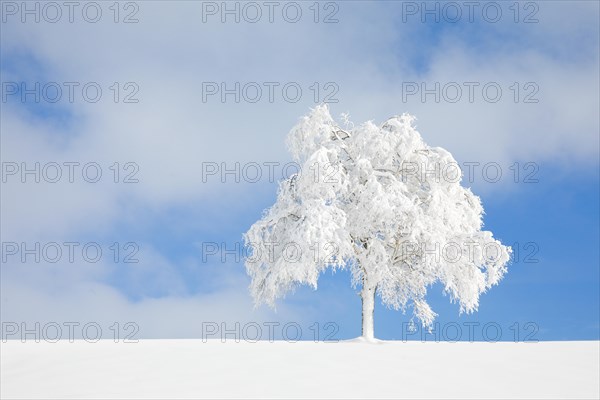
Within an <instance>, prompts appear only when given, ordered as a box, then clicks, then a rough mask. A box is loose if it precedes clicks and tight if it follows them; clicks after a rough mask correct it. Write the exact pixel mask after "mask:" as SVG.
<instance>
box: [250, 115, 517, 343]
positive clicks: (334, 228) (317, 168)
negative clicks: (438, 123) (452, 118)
mask: <svg viewBox="0 0 600 400" xmlns="http://www.w3.org/2000/svg"><path fill="white" fill-rule="evenodd" d="M414 119H415V118H414V117H412V116H410V115H407V114H403V115H401V116H395V117H392V118H390V119H388V120H387V121H385V122H384V123H383V124H382V125H381V126H377V125H375V124H374V123H372V122H366V123H364V124H362V125H360V126H356V127H354V126H353V125H352V128H351V129H344V128H342V127H340V126H339V125H338V124H337V123H336V122H335V121H334V120H333V118H332V117H331V115H330V113H329V109H328V107H327V106H326V105H321V106H318V107H316V108H315V109H314V110H312V111H311V112H310V113H309V114H308V115H307V116H304V117H303V118H302V119H301V121H300V122H299V123H298V124H297V125H296V126H295V127H294V128H293V129H292V130H291V132H290V134H289V136H288V147H289V149H290V151H291V153H292V156H293V158H294V160H295V161H296V162H298V163H299V164H300V165H301V166H302V169H301V172H300V173H298V174H295V175H293V176H291V177H290V178H288V179H287V180H284V181H282V182H280V185H279V192H278V196H277V201H276V203H275V204H274V205H273V206H272V207H271V208H269V209H268V210H266V211H265V213H264V215H263V217H262V218H261V219H260V220H259V221H257V222H256V223H255V224H254V225H252V227H251V228H250V230H249V231H248V232H247V233H246V234H245V236H244V239H245V241H246V244H247V245H248V246H249V247H250V248H251V256H249V257H248V258H247V259H246V268H247V271H248V274H249V275H250V276H251V278H252V283H251V292H252V295H253V297H254V299H255V301H256V303H257V304H260V303H263V302H264V303H267V304H269V305H274V303H275V301H276V299H278V298H281V297H283V296H284V295H285V293H286V292H288V291H289V290H291V289H293V287H295V286H296V285H299V284H307V285H311V286H313V287H314V288H315V289H316V288H317V280H318V277H319V274H320V273H321V272H322V271H323V270H325V269H327V268H333V269H336V268H348V269H350V271H351V275H352V284H353V285H354V286H358V285H360V286H361V287H362V291H361V295H362V297H363V335H364V336H366V337H372V336H373V327H372V324H373V323H372V313H373V299H372V297H373V296H374V295H375V294H377V295H378V296H379V297H380V299H381V301H382V302H383V303H384V304H385V305H386V306H389V307H392V308H394V309H402V310H406V307H407V306H412V309H413V312H414V315H415V316H416V317H417V318H418V319H419V320H420V321H421V322H422V324H423V325H425V326H429V325H431V323H432V322H433V320H434V318H435V316H436V314H435V313H434V312H433V311H432V310H431V308H430V307H429V305H428V304H427V301H426V299H425V297H426V294H427V288H428V287H429V286H431V285H432V284H434V283H436V282H441V283H442V284H443V285H444V291H445V292H446V293H448V294H449V295H450V296H451V299H452V301H456V302H458V303H459V304H460V311H461V312H467V313H468V312H472V311H474V310H476V309H477V307H478V303H479V295H480V294H481V293H483V292H485V291H486V290H487V289H489V288H490V287H491V286H493V285H495V284H497V283H498V282H499V280H500V279H501V278H502V276H503V275H504V273H505V272H506V265H507V264H508V261H509V259H510V254H511V249H510V247H507V246H504V245H502V244H501V243H500V242H499V241H498V240H496V239H494V237H493V235H492V233H491V232H489V231H482V230H481V229H482V226H483V222H482V214H483V208H482V206H481V202H480V199H479V197H477V196H476V195H474V194H473V193H472V192H471V190H470V189H468V188H464V187H462V186H461V185H460V181H461V177H462V173H461V171H460V168H459V167H458V164H457V162H456V161H455V160H454V158H453V157H452V155H451V154H450V153H449V152H448V151H446V150H444V149H442V148H440V147H429V146H428V145H427V144H426V143H425V142H424V141H423V139H422V138H421V136H420V134H419V133H418V132H417V131H416V130H415V128H414V126H413V122H414ZM348 125H351V124H349V123H348V122H347V120H346V124H345V126H348ZM365 319H366V321H365Z"/></svg>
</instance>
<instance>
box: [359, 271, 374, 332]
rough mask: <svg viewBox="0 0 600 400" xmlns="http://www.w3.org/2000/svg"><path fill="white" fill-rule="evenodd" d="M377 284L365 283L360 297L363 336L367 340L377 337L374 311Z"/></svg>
mask: <svg viewBox="0 0 600 400" xmlns="http://www.w3.org/2000/svg"><path fill="white" fill-rule="evenodd" d="M375 289H376V287H375V286H370V285H368V284H365V283H363V287H362V290H361V292H360V297H361V298H362V337H363V338H365V339H367V340H373V339H375V332H374V328H373V311H374V309H375Z"/></svg>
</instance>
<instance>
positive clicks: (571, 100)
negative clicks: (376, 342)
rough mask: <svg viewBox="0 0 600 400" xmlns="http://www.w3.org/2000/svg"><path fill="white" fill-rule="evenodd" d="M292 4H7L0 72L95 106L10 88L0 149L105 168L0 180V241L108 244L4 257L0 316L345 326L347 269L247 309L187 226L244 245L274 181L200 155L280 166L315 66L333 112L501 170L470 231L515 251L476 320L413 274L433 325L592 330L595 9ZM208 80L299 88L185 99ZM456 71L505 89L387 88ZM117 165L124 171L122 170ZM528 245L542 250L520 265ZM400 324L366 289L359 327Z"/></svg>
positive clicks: (174, 333)
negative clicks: (121, 11)
mask: <svg viewBox="0 0 600 400" xmlns="http://www.w3.org/2000/svg"><path fill="white" fill-rule="evenodd" d="M102 4H104V3H102ZM107 4H108V3H106V4H104V5H106V6H107V7H108V5H107ZM166 4H169V5H168V6H166ZM301 4H302V7H303V10H304V12H305V14H304V15H305V16H307V17H306V18H304V19H302V20H301V21H300V22H299V23H297V24H290V23H287V22H286V21H284V20H282V19H279V20H276V21H275V22H274V23H272V24H271V23H268V22H261V23H258V24H249V23H245V22H244V21H242V22H241V23H238V24H236V23H220V21H219V20H218V19H209V22H208V23H202V22H201V21H202V20H201V17H200V16H201V5H200V3H193V2H170V3H166V2H165V3H164V4H163V3H161V2H160V1H159V2H139V14H138V15H139V20H140V22H139V23H137V24H115V23H113V22H112V21H111V20H110V18H108V19H105V20H102V21H101V22H99V23H98V24H89V23H86V22H85V21H78V22H76V23H73V24H71V23H68V22H64V23H63V22H60V23H57V24H49V23H44V22H43V21H42V22H41V23H37V24H36V23H20V21H19V20H18V19H12V16H10V17H8V20H7V22H3V23H2V27H1V29H2V31H1V35H0V41H1V44H2V46H1V49H0V56H1V58H2V61H1V65H0V67H1V69H0V71H1V73H2V82H3V84H5V83H6V82H17V83H19V84H20V83H21V82H25V83H27V84H29V85H33V84H34V83H35V82H41V83H42V84H44V83H47V82H72V81H75V82H80V83H81V86H83V85H84V84H85V83H86V82H97V84H98V85H99V86H101V87H102V88H103V97H102V99H101V100H100V101H99V102H97V103H89V102H86V101H84V100H82V99H81V97H76V99H75V101H74V102H73V103H70V102H68V101H64V99H62V100H61V101H59V102H57V103H55V104H50V103H48V102H44V101H41V102H40V103H34V102H32V101H26V102H22V101H21V100H20V98H19V95H18V94H17V95H13V96H9V99H8V100H7V101H6V102H2V103H1V104H0V105H1V107H2V121H1V126H0V127H1V130H2V150H1V151H2V153H1V155H2V161H3V162H17V163H21V162H27V163H34V162H41V163H48V162H59V163H62V162H65V161H67V162H68V161H76V162H80V163H81V164H85V163H86V162H97V163H98V164H99V165H100V166H101V168H102V171H103V176H104V179H103V180H102V181H101V182H99V183H96V184H90V183H87V182H84V181H82V180H81V179H78V180H76V182H75V183H73V184H71V183H66V182H64V181H61V182H60V183H58V184H49V183H44V182H42V183H40V184H35V183H31V182H29V183H26V184H23V183H21V182H19V180H18V179H14V177H11V178H10V179H9V180H8V181H7V182H6V183H3V184H2V195H1V196H2V229H1V233H2V241H3V242H26V243H29V244H31V243H35V242H41V243H48V242H64V241H78V242H81V243H86V242H97V243H99V244H100V246H101V247H102V248H103V250H104V252H105V254H108V255H109V256H106V257H104V258H103V259H102V260H101V261H100V262H98V263H89V262H84V261H81V260H78V261H76V262H74V263H70V262H65V261H64V260H61V262H58V263H56V264H48V263H43V262H42V263H39V264H36V263H22V262H20V261H19V260H18V259H16V258H11V259H10V260H9V261H8V262H6V263H3V265H2V293H1V296H2V321H19V322H20V321H26V322H27V323H29V324H32V323H35V322H36V321H41V322H42V323H44V322H48V321H59V322H60V321H68V320H79V321H100V322H101V324H102V326H105V325H106V326H107V327H108V326H110V325H111V321H136V322H137V323H138V324H139V326H140V333H139V335H140V337H197V336H198V332H199V331H200V329H201V328H200V327H201V323H202V322H205V321H213V322H218V323H220V322H226V323H228V324H233V323H235V322H241V323H242V324H243V323H247V322H249V321H259V322H264V321H279V322H281V323H285V322H289V321H297V322H298V323H299V324H300V326H302V328H303V332H304V336H303V338H305V339H311V337H312V336H311V335H312V333H311V332H312V331H311V330H310V328H309V327H310V326H312V324H313V323H314V322H319V323H320V326H321V327H322V326H323V324H325V323H327V322H334V323H335V324H337V326H338V327H339V331H338V332H337V333H336V337H337V338H341V339H343V338H351V337H356V336H358V335H359V334H360V299H359V297H358V296H357V295H356V289H353V288H351V286H350V279H349V274H348V273H347V272H344V271H341V272H338V273H336V274H331V273H327V274H325V275H324V276H322V278H321V279H320V282H319V289H318V290H317V291H313V290H312V289H311V288H298V290H297V291H296V292H295V293H293V294H290V295H289V296H287V297H286V299H285V300H283V301H281V302H280V304H279V305H278V307H277V311H276V312H275V311H274V310H271V309H268V308H266V307H264V306H262V307H260V308H258V309H253V307H252V299H251V297H250V295H249V293H248V291H247V286H248V284H249V278H248V277H247V276H246V274H245V271H244V266H243V261H242V260H236V259H235V257H234V256H232V255H231V254H229V255H228V257H227V259H226V260H225V262H221V260H220V258H219V257H218V256H209V257H208V258H207V259H206V260H203V254H202V249H203V243H204V244H205V245H204V246H206V243H218V244H222V243H225V244H226V247H227V249H232V248H234V246H235V244H236V243H241V240H242V234H243V233H244V232H245V231H246V230H247V229H248V228H249V227H250V225H251V224H252V223H253V222H254V221H256V220H257V219H258V218H260V216H261V213H262V211H263V210H264V209H265V208H267V207H269V206H270V205H271V204H272V203H273V202H274V200H275V195H276V188H277V185H276V183H272V182H268V181H267V180H266V179H262V180H261V181H259V182H257V183H247V182H241V183H236V182H233V181H232V179H231V178H228V179H227V181H226V182H224V183H222V182H220V181H219V180H218V179H217V178H215V177H211V179H209V180H208V182H203V181H202V179H201V170H202V165H203V164H202V163H203V162H216V163H219V164H220V163H222V162H223V163H226V164H227V165H230V166H231V165H233V164H234V163H235V162H240V163H242V164H243V163H248V162H257V163H259V164H262V163H264V162H279V163H282V164H283V163H285V162H287V161H289V160H290V156H289V154H288V153H287V151H286V149H285V136H286V134H287V132H288V131H289V129H290V128H291V127H292V126H293V125H294V124H295V123H296V121H297V119H298V118H299V117H300V116H302V115H303V114H305V113H306V112H307V111H308V110H309V108H310V107H314V106H315V104H316V103H315V101H314V98H313V92H311V89H310V86H311V85H312V84H313V83H314V82H317V83H318V86H319V87H320V90H321V92H320V93H321V97H322V95H323V93H328V92H327V90H326V88H325V84H326V83H331V82H333V83H335V85H336V86H337V88H338V89H339V90H338V92H337V93H336V94H335V98H336V99H337V100H338V101H337V102H336V103H332V104H330V107H331V110H332V114H334V115H339V114H340V113H341V112H349V113H350V115H351V119H352V120H353V121H354V122H355V123H361V122H363V121H365V120H374V121H376V122H381V121H383V120H384V119H386V118H387V117H389V116H391V115H394V114H399V113H402V112H410V113H412V114H414V115H416V116H417V118H418V120H417V126H418V129H419V131H420V133H421V135H422V136H423V138H424V139H425V141H426V142H427V143H428V144H429V145H432V146H442V147H444V148H446V149H447V150H449V151H450V152H451V153H453V154H454V155H455V157H456V158H457V160H458V161H459V163H464V162H475V161H476V162H480V163H481V164H482V165H483V164H485V163H489V162H496V163H498V164H499V165H500V166H501V167H502V170H503V173H504V175H503V179H501V180H500V181H499V182H497V183H488V182H486V181H485V180H484V179H482V177H481V175H480V170H477V175H476V179H475V180H474V182H473V183H472V187H473V190H474V192H475V193H476V194H478V195H480V196H481V198H482V201H483V205H484V208H485V210H486V215H485V218H484V221H485V226H486V229H489V230H491V231H492V232H494V234H495V236H496V237H498V238H500V239H501V240H502V242H503V243H505V244H509V245H515V247H516V248H518V250H519V255H520V260H518V261H516V262H514V263H513V264H512V265H510V266H509V272H508V274H507V275H506V277H505V278H504V279H503V281H502V282H501V283H500V285H499V286H496V287H494V288H492V289H491V290H490V291H489V292H488V293H486V294H484V295H482V297H481V300H480V309H479V311H478V312H476V313H475V314H472V315H468V316H466V315H459V313H458V305H456V304H450V302H449V301H448V298H447V297H444V296H443V295H442V294H441V288H440V287H439V286H434V287H433V288H431V290H430V300H431V305H432V308H433V309H434V311H436V312H437V313H438V314H439V317H438V319H437V320H436V321H437V322H438V323H439V324H441V325H440V328H439V329H438V331H440V329H443V328H442V327H449V328H448V329H452V326H454V325H453V324H454V323H457V324H459V325H460V326H461V328H462V329H463V330H464V331H463V332H462V333H463V335H462V336H461V337H460V339H461V340H468V336H467V330H466V329H467V328H466V326H468V325H464V324H465V323H466V324H469V323H471V322H474V323H478V324H479V325H477V326H476V328H474V329H475V331H474V333H475V339H476V340H481V339H482V338H483V329H482V327H483V326H484V325H485V324H498V326H500V327H501V329H502V335H501V338H500V339H501V340H513V339H514V335H515V332H518V333H519V335H520V336H519V337H520V339H523V337H524V336H526V335H527V334H528V333H532V332H533V330H534V328H532V326H535V327H536V328H535V332H534V334H533V336H532V337H533V338H535V339H538V340H584V339H586V340H589V339H596V340H597V339H599V337H600V326H599V317H598V316H599V314H600V306H599V298H600V293H599V286H600V285H599V280H600V277H599V254H598V243H599V239H600V238H599V222H600V218H599V214H598V212H599V211H598V210H599V205H600V199H599V188H600V186H599V184H600V179H599V172H598V171H599V159H598V155H599V147H598V132H599V130H598V129H599V126H598V123H599V120H598V109H599V107H598V65H599V64H598V62H599V58H598V56H599V55H598V46H599V43H598V33H599V32H598V29H599V22H598V11H599V10H598V4H597V3H595V2H561V1H556V2H547V3H542V2H539V3H536V4H538V6H539V10H538V12H537V13H536V16H537V18H538V19H539V22H538V23H534V24H523V23H514V21H513V20H512V18H513V15H512V14H510V12H511V10H510V9H508V7H509V5H508V3H501V4H502V7H503V8H502V9H503V12H504V13H505V14H504V15H505V18H502V19H501V20H500V21H499V22H497V23H490V22H487V21H486V20H485V19H482V18H476V21H475V22H474V23H469V22H467V21H465V20H461V21H459V22H457V23H453V22H449V21H444V20H443V18H442V20H441V21H440V22H439V23H435V22H433V21H431V20H428V21H427V22H426V23H422V22H421V21H420V18H418V15H417V17H414V16H406V18H407V22H402V21H403V19H402V18H403V8H402V3H401V2H394V1H390V2H380V3H377V2H374V3H367V2H361V1H358V2H351V3H339V11H338V13H337V14H336V17H337V18H338V19H339V23H336V24H322V23H319V24H315V23H313V22H312V20H311V17H312V15H311V14H310V12H311V11H310V10H309V9H308V7H309V4H308V3H301ZM321 4H322V5H323V4H324V3H321ZM440 4H441V7H442V6H443V5H444V4H446V3H440ZM511 4H512V2H511ZM520 4H521V5H522V6H524V4H525V3H520ZM521 11H523V10H521ZM105 13H106V14H105V15H109V16H110V15H111V14H110V11H109V10H108V9H106V10H105ZM520 17H522V15H521V16H520ZM222 81H224V82H228V83H229V84H230V85H231V84H233V82H238V81H239V82H242V83H243V82H253V81H256V82H271V81H275V82H280V83H281V85H283V84H285V83H286V82H298V84H299V85H300V86H301V87H302V88H303V89H304V94H303V96H302V97H301V99H300V100H299V101H298V102H296V103H292V102H287V101H285V100H283V99H282V98H281V96H279V97H277V98H276V99H275V101H274V102H269V101H265V100H264V99H263V100H261V101H259V102H257V103H250V102H245V101H241V102H240V103H235V102H233V101H231V100H229V101H227V102H225V103H222V102H220V101H218V100H216V101H213V100H212V98H211V101H209V102H202V96H201V88H202V82H222ZM471 81H476V82H479V83H481V85H484V84H485V83H489V82H495V83H497V84H498V85H499V86H500V87H501V88H502V89H503V90H504V95H503V97H502V100H501V101H499V102H498V103H490V102H487V101H484V100H483V99H482V98H481V95H480V94H481V93H480V92H476V93H477V94H478V96H477V97H476V99H475V101H474V102H468V101H465V100H464V98H461V101H459V102H457V103H451V102H448V101H441V102H439V103H436V102H433V101H431V100H428V101H425V102H422V101H420V100H419V96H414V97H411V99H410V100H409V101H407V102H404V101H402V88H403V86H402V84H403V83H405V82H417V83H422V82H425V83H427V85H429V86H428V87H433V86H432V85H434V84H435V82H440V83H441V85H442V86H443V85H444V84H446V83H449V82H459V83H462V82H471ZM114 82H118V83H119V87H120V90H121V92H120V94H121V96H123V95H124V94H126V93H127V91H126V90H125V87H124V84H126V83H127V82H135V83H136V85H138V86H139V88H140V91H139V93H138V94H136V96H137V98H139V100H140V101H139V103H132V104H125V103H123V102H119V103H115V102H113V101H112V97H111V96H113V91H111V89H110V87H111V85H113V83H114ZM514 82H517V83H518V86H519V87H520V90H521V95H523V93H524V91H525V87H524V85H525V84H526V83H528V82H529V83H531V82H533V83H535V84H536V85H537V87H538V88H539V92H538V93H537V94H536V98H537V99H538V100H539V101H538V102H537V103H524V102H523V101H522V98H520V99H519V100H520V101H518V102H514V101H512V97H511V96H512V95H513V93H512V92H511V90H510V87H511V85H513V84H514ZM5 87H6V86H3V91H4V90H5ZM463 87H464V86H463ZM77 93H80V92H77ZM277 93H279V92H277ZM3 94H4V93H3ZM121 98H122V97H121ZM115 162H118V163H119V168H123V166H124V165H125V163H127V162H134V163H136V165H138V166H139V172H138V174H137V175H136V176H137V177H138V178H139V183H135V184H124V183H118V184H114V183H112V182H111V179H112V177H113V175H112V173H113V170H111V169H110V166H111V165H113V164H114V163H115ZM515 162H519V163H520V166H521V167H522V166H523V165H525V163H528V162H529V163H535V165H537V167H538V171H537V173H536V175H535V177H536V178H537V179H538V181H539V182H537V183H525V182H522V179H520V181H519V182H517V183H515V182H514V181H513V180H512V177H511V176H510V174H511V173H512V171H511V170H510V169H509V167H510V166H511V165H513V164H514V163H515ZM277 171H278V173H280V172H281V171H280V169H278V170H277ZM120 172H121V175H120V179H122V177H123V174H124V173H126V172H127V171H125V170H123V169H121V170H120ZM523 172H527V171H525V170H521V173H523ZM521 178H522V176H521ZM114 242H118V243H119V245H120V246H121V247H122V246H123V245H124V244H126V243H129V242H134V243H135V244H136V246H137V248H138V251H137V252H136V257H137V258H138V259H139V262H138V263H135V264H126V263H123V262H122V257H123V256H124V254H125V252H126V249H123V248H121V253H120V256H119V257H120V258H119V262H118V263H115V262H111V260H110V255H112V253H110V249H109V248H110V246H111V244H112V243H114ZM532 250H535V254H531V257H532V258H533V259H534V260H537V261H538V262H535V263H534V262H531V263H526V262H523V257H524V256H525V255H527V254H529V253H530V252H531V251H532ZM409 320H410V315H409V313H408V314H406V315H405V314H402V313H401V312H397V311H392V310H387V309H385V308H384V307H383V306H381V305H380V304H378V306H377V308H376V314H375V332H376V336H378V337H380V338H383V339H402V338H403V334H406V332H405V325H403V323H407V322H409ZM528 323H533V324H534V325H527V324H528ZM444 324H445V325H444ZM515 324H517V325H515ZM525 326H527V328H525ZM511 327H512V328H511ZM403 329H404V330H403ZM492 329H494V327H492ZM448 332H450V331H446V332H445V333H444V334H446V333H447V334H449V335H450V334H451V333H448ZM321 333H323V332H321ZM408 337H412V338H415V337H417V336H415V335H413V336H408ZM431 338H432V336H428V340H429V339H431Z"/></svg>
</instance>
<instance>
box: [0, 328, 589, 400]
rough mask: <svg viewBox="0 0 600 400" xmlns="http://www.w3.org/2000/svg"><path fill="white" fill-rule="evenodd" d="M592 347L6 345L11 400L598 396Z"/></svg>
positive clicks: (5, 389) (5, 393) (6, 391)
mask: <svg viewBox="0 0 600 400" xmlns="http://www.w3.org/2000/svg"><path fill="white" fill-rule="evenodd" d="M599 360H600V346H599V342H597V341H588V342H540V343H435V342H427V343H421V342H406V343H402V342H382V343H376V344H373V343H361V342H356V341H355V342H339V343H314V342H298V343H288V342H274V343H269V342H258V343H248V342H240V343H235V342H233V341H230V342H227V343H221V342H220V341H218V340H212V341H208V342H206V343H203V342H202V341H200V340H142V341H140V342H138V343H114V342H112V341H100V342H98V343H87V342H83V341H76V342H74V343H69V342H68V341H65V342H58V343H47V342H41V343H35V342H28V343H25V344H23V343H21V342H19V341H8V342H6V343H2V344H1V367H2V368H1V385H0V386H1V388H2V389H1V397H2V398H3V399H8V398H39V397H43V398H88V397H94V398H109V397H116V398H132V397H135V398H173V397H176V398H191V397H194V398H199V397H200V398H202V397H210V398H219V397H227V398H240V397H244V398H245V397H252V398H265V397H266V398H290V397H295V398H309V397H318V398H324V397H330V398H368V397H370V398H373V397H376V398H415V397H426V398H446V397H449V398H513V397H517V398H531V397H535V398H596V399H597V398H599V396H600V387H599V378H598V377H599V375H600V373H599V363H600V361H599Z"/></svg>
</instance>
